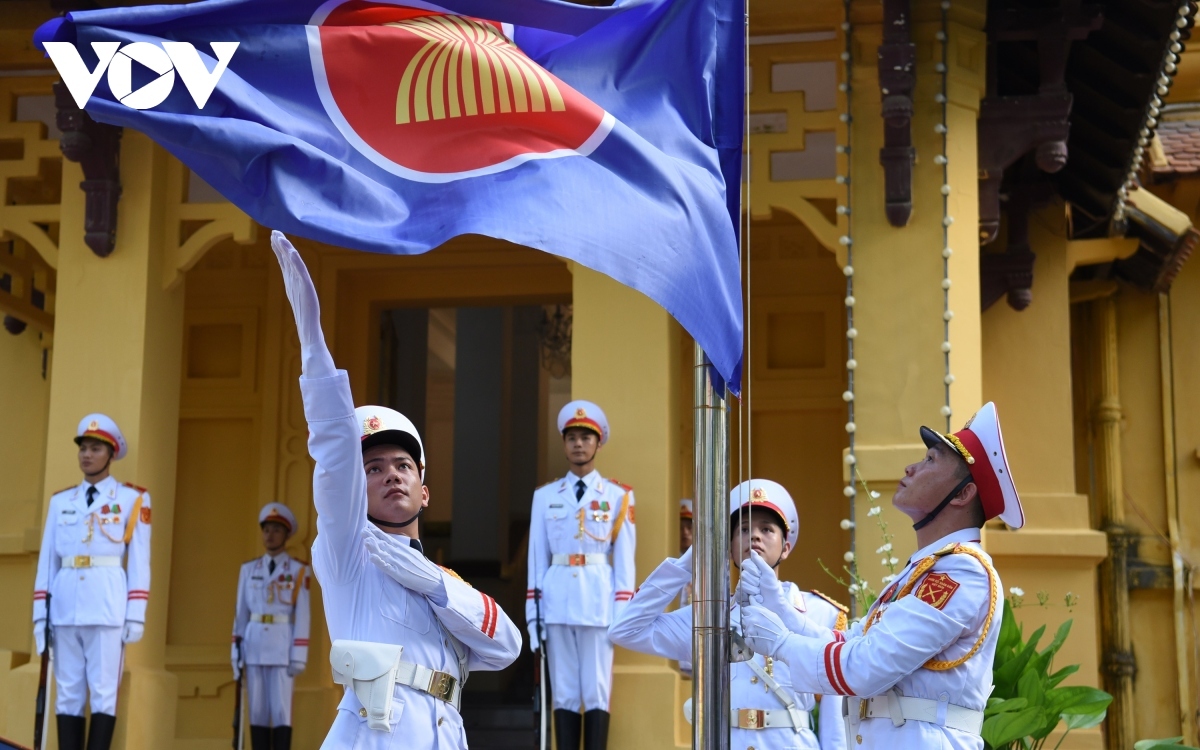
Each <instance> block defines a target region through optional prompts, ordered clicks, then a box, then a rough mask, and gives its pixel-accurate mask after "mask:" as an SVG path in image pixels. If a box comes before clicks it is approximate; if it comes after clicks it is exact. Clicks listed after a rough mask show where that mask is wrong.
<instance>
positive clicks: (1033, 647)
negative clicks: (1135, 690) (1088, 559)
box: [983, 601, 1157, 750]
mask: <svg viewBox="0 0 1200 750" xmlns="http://www.w3.org/2000/svg"><path fill="white" fill-rule="evenodd" d="M1045 632H1046V628H1045V626H1043V627H1040V628H1038V629H1037V630H1035V631H1034V632H1033V634H1032V635H1030V636H1029V640H1027V641H1026V640H1024V634H1023V633H1022V629H1021V626H1020V624H1019V623H1018V622H1017V620H1016V617H1015V615H1014V614H1013V607H1012V604H1011V602H1009V601H1005V602H1004V615H1003V618H1002V620H1001V623H1000V635H999V640H998V641H997V643H996V658H995V661H994V662H993V664H992V682H993V684H994V685H995V689H994V690H993V691H992V696H991V697H990V698H989V699H988V702H987V707H986V709H985V710H984V720H983V741H984V742H985V743H986V745H987V747H988V748H990V749H991V750H1037V749H1038V748H1041V747H1043V746H1044V745H1045V743H1046V740H1047V738H1048V737H1049V736H1050V734H1051V733H1052V732H1053V731H1054V730H1055V729H1056V728H1057V727H1058V725H1059V724H1060V723H1062V724H1065V725H1066V732H1064V733H1063V737H1064V738H1065V737H1066V736H1067V734H1068V733H1069V732H1071V730H1074V729H1087V728H1089V727H1094V726H1096V725H1098V724H1099V723H1100V722H1102V721H1104V717H1105V715H1106V714H1107V713H1108V705H1109V704H1110V703H1112V696H1111V695H1109V694H1108V693H1106V692H1104V691H1103V690H1098V689H1096V688H1091V687H1085V686H1074V685H1073V686H1067V687H1062V686H1060V684H1061V683H1062V681H1063V680H1065V679H1066V678H1068V677H1070V676H1071V675H1073V674H1075V673H1076V672H1078V671H1079V665H1078V664H1072V665H1070V666H1066V667H1063V668H1062V669H1059V670H1057V671H1053V670H1054V656H1055V654H1057V653H1058V651H1059V649H1060V648H1062V645H1063V643H1065V642H1066V640H1067V636H1068V635H1069V634H1070V632H1071V620H1067V621H1066V622H1064V623H1063V624H1062V625H1060V626H1059V628H1058V631H1057V632H1056V633H1055V634H1054V638H1053V639H1052V640H1051V641H1050V644H1049V645H1047V646H1046V648H1044V649H1042V650H1041V651H1038V649H1037V647H1038V643H1039V642H1040V641H1041V639H1042V636H1043V635H1045ZM1061 744H1062V738H1060V739H1059V741H1058V743H1057V744H1056V745H1054V747H1055V748H1057V747H1058V746H1059V745H1061ZM1154 747H1157V746H1154ZM1137 750H1143V749H1142V748H1138V749H1137Z"/></svg>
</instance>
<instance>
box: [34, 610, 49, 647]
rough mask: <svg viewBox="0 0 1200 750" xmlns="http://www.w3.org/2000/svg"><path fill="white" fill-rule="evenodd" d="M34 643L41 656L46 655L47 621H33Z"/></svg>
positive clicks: (43, 619)
mask: <svg viewBox="0 0 1200 750" xmlns="http://www.w3.org/2000/svg"><path fill="white" fill-rule="evenodd" d="M33 642H34V645H36V646H37V652H38V653H39V654H44V653H46V619H45V618H42V619H40V620H34V621H33Z"/></svg>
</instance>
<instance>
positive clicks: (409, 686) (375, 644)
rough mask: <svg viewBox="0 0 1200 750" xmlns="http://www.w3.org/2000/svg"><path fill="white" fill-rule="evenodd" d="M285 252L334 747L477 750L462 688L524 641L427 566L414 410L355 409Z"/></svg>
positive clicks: (489, 604)
mask: <svg viewBox="0 0 1200 750" xmlns="http://www.w3.org/2000/svg"><path fill="white" fill-rule="evenodd" d="M271 249H272V250H274V251H275V256H276V258H277V259H278V261H279V267H280V269H281V270H282V271H283V282H284V289H285V291H286V292H287V297H288V301H289V302H290V303H291V306H292V313H293V314H294V316H295V319H296V331H297V333H298V334H299V337H300V366H301V375H300V392H301V394H302V396H303V398H304V416H305V417H306V419H307V420H308V430H309V433H308V452H309V454H310V455H311V456H312V457H313V459H314V460H315V462H316V469H315V470H314V472H313V504H314V505H315V506H316V509H317V537H316V539H315V540H314V541H313V548H312V554H313V558H312V559H313V572H314V573H315V574H316V576H317V579H318V580H319V581H320V582H321V587H322V599H323V601H324V604H325V621H326V623H327V624H328V626H329V636H330V638H331V639H332V640H333V648H332V649H331V650H330V654H329V661H330V666H331V668H332V670H333V679H334V682H336V683H338V684H340V685H343V686H344V687H345V692H344V694H343V697H342V700H341V702H340V703H339V704H338V711H337V718H335V719H334V721H333V726H332V727H331V728H330V730H329V734H328V735H326V737H325V743H324V745H323V747H327V748H354V749H355V750H384V749H385V748H399V747H406V748H407V747H411V748H430V749H431V750H434V749H436V750H465V748H466V747H467V737H466V732H465V730H464V729H463V722H462V715H461V714H460V713H459V706H460V705H461V702H460V701H461V694H462V685H463V683H464V682H465V681H466V679H467V676H468V673H469V672H470V671H471V670H500V669H503V668H505V667H507V666H508V665H509V664H511V663H512V662H513V661H514V660H515V659H516V658H517V656H518V655H519V654H520V652H521V631H520V630H519V629H518V628H517V627H516V625H514V624H513V623H512V621H511V620H510V619H508V616H507V615H505V613H504V610H502V609H500V607H499V606H497V604H496V601H495V600H494V599H492V597H490V596H488V595H487V594H484V593H482V592H480V591H477V590H476V589H474V588H472V587H471V586H470V585H468V584H467V583H466V582H465V581H463V580H462V579H461V578H459V577H458V575H457V574H455V573H453V572H452V571H450V570H447V569H445V568H442V567H440V566H438V565H436V564H434V563H433V562H432V561H430V560H429V559H428V558H427V557H425V554H424V550H423V548H422V547H421V541H420V534H419V525H418V523H417V519H418V517H419V516H420V514H421V510H422V509H423V508H425V506H427V505H428V504H429V488H428V487H427V486H426V485H425V466H426V456H425V448H424V445H423V444H422V443H421V436H420V433H419V432H418V431H417V428H416V427H415V426H414V425H413V423H412V422H411V421H409V420H408V419H407V418H406V417H405V416H404V415H403V414H400V413H399V412H397V411H395V410H393V409H388V408H386V407H383V406H360V407H358V408H357V409H356V408H354V402H353V400H352V398H351V394H350V380H349V378H348V377H347V375H346V371H345V370H339V369H337V368H336V366H335V365H334V363H333V355H332V354H330V352H329V348H328V347H327V346H326V344H325V335H324V333H323V332H322V331H321V312H320V303H319V302H318V300H317V290H316V288H315V287H314V286H313V283H312V278H311V277H310V276H309V275H308V269H307V268H305V266H304V261H303V260H301V258H300V254H299V253H298V252H296V249H295V248H294V247H292V243H290V242H289V241H288V240H287V238H286V237H284V236H283V235H282V234H281V233H280V232H277V231H276V232H272V233H271Z"/></svg>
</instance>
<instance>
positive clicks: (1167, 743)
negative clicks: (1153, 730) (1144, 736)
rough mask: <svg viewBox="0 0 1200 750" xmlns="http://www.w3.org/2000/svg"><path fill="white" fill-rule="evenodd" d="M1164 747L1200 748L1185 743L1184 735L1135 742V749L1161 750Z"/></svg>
mask: <svg viewBox="0 0 1200 750" xmlns="http://www.w3.org/2000/svg"><path fill="white" fill-rule="evenodd" d="M1164 747H1165V748H1171V749H1172V750H1200V748H1195V747H1192V746H1191V745H1185V744H1183V738H1182V737H1166V738H1164V739H1161V740H1138V741H1137V742H1135V743H1133V750H1159V748H1164Z"/></svg>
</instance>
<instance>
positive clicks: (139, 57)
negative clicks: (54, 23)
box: [44, 42, 239, 109]
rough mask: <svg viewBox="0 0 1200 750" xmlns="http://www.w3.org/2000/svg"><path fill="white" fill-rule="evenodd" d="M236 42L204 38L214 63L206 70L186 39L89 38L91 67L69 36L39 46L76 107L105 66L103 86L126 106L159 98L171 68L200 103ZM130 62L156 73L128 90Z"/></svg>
mask: <svg viewBox="0 0 1200 750" xmlns="http://www.w3.org/2000/svg"><path fill="white" fill-rule="evenodd" d="M238 44H239V42H209V46H211V47H212V51H213V55H214V56H215V57H216V58H217V65H216V67H214V68H213V69H212V70H211V71H210V70H209V69H208V67H207V66H206V65H205V64H204V61H203V60H202V59H201V58H200V53H199V52H197V51H196V48H195V47H194V46H192V44H191V43H190V42H163V43H162V46H161V47H160V46H158V45H157V44H151V43H150V42H131V43H129V44H126V45H125V46H124V47H122V46H121V43H120V42H92V51H93V52H95V53H96V57H97V58H98V60H99V62H97V63H96V67H95V69H94V70H88V68H87V65H86V64H85V63H84V62H83V57H81V56H80V54H79V50H78V49H76V48H75V45H74V44H72V43H71V42H45V43H44V46H45V48H46V54H48V55H50V60H51V61H53V62H54V67H55V68H56V69H57V70H58V74H59V75H60V76H62V80H63V83H65V84H66V85H67V90H69V91H70V92H71V96H72V97H73V98H74V99H75V105H76V106H78V107H79V108H80V109H83V108H84V106H85V105H87V102H88V99H89V98H91V96H92V92H93V91H95V90H96V85H97V84H99V83H100V76H102V75H104V73H105V71H107V72H108V88H109V89H110V90H111V91H112V94H113V96H114V97H116V98H117V101H119V102H121V103H122V104H124V105H125V106H126V107H130V108H132V109H150V108H151V107H157V106H158V105H159V104H162V103H163V101H165V100H166V98H167V97H168V96H169V95H170V94H171V89H173V88H174V87H175V73H176V72H178V73H179V77H180V78H181V79H183V85H184V86H186V87H187V90H188V93H189V94H191V95H192V101H194V102H195V103H196V106H197V107H198V108H201V109H203V108H204V105H205V104H206V103H207V102H208V97H210V96H212V92H213V89H215V88H216V87H217V81H219V80H221V74H223V73H224V72H225V69H226V68H227V67H229V61H230V59H232V58H233V53H234V52H235V51H236V50H237V48H238ZM135 62H136V63H139V64H141V65H144V66H146V67H147V68H149V69H150V70H152V71H154V72H155V73H157V74H158V77H157V78H155V79H154V80H153V81H150V82H149V83H147V84H145V85H143V86H141V87H140V88H138V90H137V91H134V90H133V64H134V63H135Z"/></svg>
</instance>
